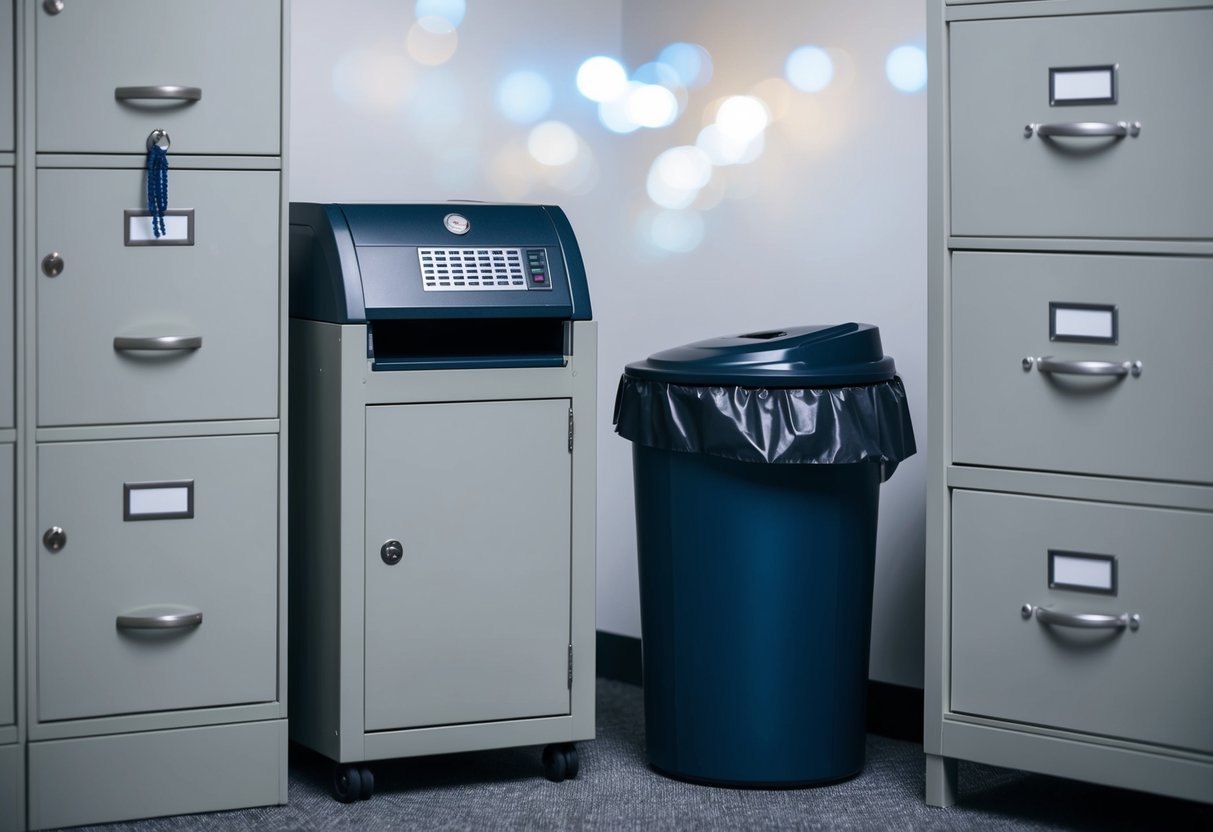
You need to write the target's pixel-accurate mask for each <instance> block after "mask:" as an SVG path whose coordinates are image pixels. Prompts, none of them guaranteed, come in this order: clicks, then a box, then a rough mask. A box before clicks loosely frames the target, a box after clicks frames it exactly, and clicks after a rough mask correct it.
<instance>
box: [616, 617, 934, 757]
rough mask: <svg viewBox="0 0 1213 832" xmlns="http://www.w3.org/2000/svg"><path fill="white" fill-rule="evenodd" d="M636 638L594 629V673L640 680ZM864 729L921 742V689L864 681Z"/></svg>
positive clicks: (624, 679) (628, 680)
mask: <svg viewBox="0 0 1213 832" xmlns="http://www.w3.org/2000/svg"><path fill="white" fill-rule="evenodd" d="M642 667H643V665H642V663H641V660H640V639H638V638H635V637H633V636H621V635H616V634H615V633H604V632H603V631H601V630H599V631H598V675H599V676H601V677H602V678H604V679H612V680H614V681H617V682H627V683H628V684H631V685H640V684H643V670H642ZM868 733H871V734H880V735H881V736H882V737H892V738H893V739H898V740H908V741H910V742H919V743H920V742H922V691H921V690H920V689H918V688H911V687H905V686H904V685H892V684H889V683H888V682H877V681H872V680H869V681H868Z"/></svg>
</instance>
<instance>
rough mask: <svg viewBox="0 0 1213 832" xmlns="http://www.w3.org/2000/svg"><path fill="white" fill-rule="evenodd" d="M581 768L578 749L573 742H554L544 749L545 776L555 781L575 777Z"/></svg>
mask: <svg viewBox="0 0 1213 832" xmlns="http://www.w3.org/2000/svg"><path fill="white" fill-rule="evenodd" d="M579 768H580V765H579V763H578V760H577V749H576V747H574V746H573V744H572V743H564V744H560V745H555V744H553V745H549V746H547V747H546V748H544V749H543V776H544V777H546V778H547V779H549V780H551V781H552V782H553V783H560V782H563V781H564V780H571V779H573V778H574V777H576V776H577V771H578V769H579Z"/></svg>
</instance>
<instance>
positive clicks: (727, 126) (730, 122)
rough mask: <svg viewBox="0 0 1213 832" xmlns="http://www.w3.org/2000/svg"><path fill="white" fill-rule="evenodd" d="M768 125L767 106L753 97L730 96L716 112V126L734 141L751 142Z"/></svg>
mask: <svg viewBox="0 0 1213 832" xmlns="http://www.w3.org/2000/svg"><path fill="white" fill-rule="evenodd" d="M768 123H770V114H769V113H767V108H766V105H764V104H763V103H762V102H761V101H759V100H758V99H757V98H755V97H754V96H752V95H734V96H730V97H729V98H726V99H725V100H724V101H723V102H721V104H720V109H719V110H717V111H716V126H717V127H718V128H719V129H720V132H721V133H723V134H724V135H725V136H727V137H728V138H729V139H731V140H734V141H739V142H744V141H749V140H750V139H752V138H754V137H755V136H757V135H759V134H761V133H762V131H763V130H766V129H767V124H768Z"/></svg>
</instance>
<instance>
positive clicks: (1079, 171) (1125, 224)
mask: <svg viewBox="0 0 1213 832" xmlns="http://www.w3.org/2000/svg"><path fill="white" fill-rule="evenodd" d="M1210 32H1213V9H1198V10H1186V11H1165V12H1148V13H1145V12H1143V13H1129V14H1104V15H1079V16H1072V17H1047V18H1028V19H1018V20H981V21H959V22H953V23H952V24H951V26H950V38H951V54H950V60H951V67H952V68H953V69H952V74H951V77H950V79H949V81H950V107H951V113H952V117H951V119H952V121H951V182H952V228H951V233H952V234H955V235H962V236H964V235H975V236H983V235H987V236H1012V237H1016V236H1024V237H1123V238H1136V239H1141V238H1159V237H1163V238H1209V237H1213V166H1210V165H1209V163H1208V153H1207V150H1206V148H1207V144H1208V142H1207V140H1206V138H1207V137H1208V136H1209V135H1213V96H1210V95H1209V93H1208V81H1207V79H1208V78H1210V77H1213V50H1210V49H1209V48H1208V40H1209V33H1210ZM1052 70H1062V72H1060V73H1057V74H1056V75H1053V74H1052V73H1051V71H1052ZM1051 79H1053V80H1055V81H1056V85H1055V87H1054V88H1053V89H1051ZM1108 93H1110V94H1108ZM1112 97H1114V98H1115V103H1084V104H1076V103H1074V102H1075V101H1091V100H1095V99H1097V98H1098V99H1100V100H1103V99H1105V98H1112ZM1054 98H1056V99H1057V103H1056V105H1053V106H1051V105H1050V101H1051V100H1054ZM1120 122H1124V123H1125V124H1126V125H1129V128H1126V130H1127V131H1128V133H1129V134H1127V135H1124V136H1123V137H1115V136H1064V135H1053V136H1049V137H1042V136H1041V134H1040V130H1041V128H1037V129H1034V130H1033V131H1032V132H1031V135H1026V133H1027V131H1026V129H1025V128H1026V126H1027V125H1029V124H1036V125H1048V127H1045V128H1043V129H1045V130H1046V132H1048V131H1052V132H1054V133H1056V132H1058V131H1061V132H1066V131H1070V132H1083V131H1094V132H1097V133H1098V132H1103V131H1108V130H1117V131H1119V129H1120V128H1119V127H1118V124H1119V123H1120ZM1138 122H1139V123H1140V125H1141V129H1140V133H1139V135H1136V136H1134V135H1131V132H1132V131H1131V129H1130V128H1131V127H1132V125H1133V124H1134V123H1138ZM1074 125H1078V126H1074ZM1084 125H1085V126H1084ZM1101 125H1104V126H1101Z"/></svg>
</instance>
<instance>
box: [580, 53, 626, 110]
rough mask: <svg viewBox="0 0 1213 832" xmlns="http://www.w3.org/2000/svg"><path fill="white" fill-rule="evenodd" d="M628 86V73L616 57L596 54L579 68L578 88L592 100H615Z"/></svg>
mask: <svg viewBox="0 0 1213 832" xmlns="http://www.w3.org/2000/svg"><path fill="white" fill-rule="evenodd" d="M627 88H628V73H627V70H625V69H624V68H623V65H622V64H620V63H619V61H617V60H615V59H614V58H608V57H606V56H605V55H596V56H595V57H593V58H590V59H588V60H586V61H585V62H583V63H582V64H581V66H580V68H578V70H577V89H578V91H579V92H580V93H581V94H582V95H584V96H585V97H586V98H588V99H590V100H591V101H598V102H604V101H614V100H616V99H618V98H619V97H620V96H622V95H623V94H624V93H625V92H626V91H627Z"/></svg>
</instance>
